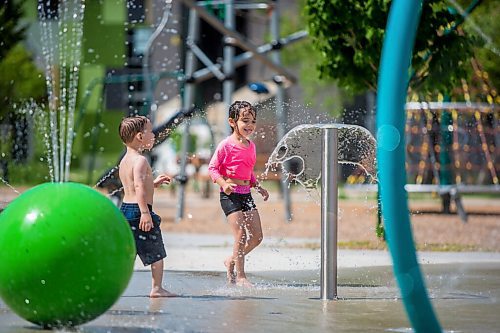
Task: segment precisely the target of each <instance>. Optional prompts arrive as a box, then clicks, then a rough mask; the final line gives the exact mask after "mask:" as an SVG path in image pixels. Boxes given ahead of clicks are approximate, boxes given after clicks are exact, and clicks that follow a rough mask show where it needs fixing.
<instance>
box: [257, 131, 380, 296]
mask: <svg viewBox="0 0 500 333" xmlns="http://www.w3.org/2000/svg"><path fill="white" fill-rule="evenodd" d="M318 142H321V144H319V145H318ZM375 146H376V142H375V139H374V138H373V136H372V135H371V133H370V132H369V131H368V130H367V129H365V128H363V127H360V126H356V125H345V124H313V125H299V126H297V127H295V128H293V129H292V130H291V131H290V132H288V133H287V134H286V135H285V136H284V137H283V138H282V139H281V140H280V142H279V143H278V145H277V146H276V148H275V149H274V151H273V152H272V153H271V156H270V157H269V160H268V163H267V170H266V174H267V173H268V172H269V170H270V168H271V167H272V168H273V170H274V168H276V167H277V166H280V167H281V170H282V172H283V174H284V175H285V176H286V178H288V179H291V180H293V181H295V182H297V183H299V184H301V185H302V186H303V187H304V188H306V190H308V191H310V190H315V189H317V187H318V182H319V179H320V178H321V193H320V201H321V270H320V277H321V281H320V299H322V300H334V299H337V218H338V176H339V171H338V164H339V163H343V164H352V165H356V166H358V167H360V168H362V169H363V170H364V171H365V172H366V173H367V174H368V175H370V176H371V177H372V178H373V179H374V177H373V174H374V173H375V172H374V171H375V169H376V167H375V163H376V160H375V156H374V152H375ZM293 162H295V166H293ZM297 163H298V164H297ZM288 168H290V169H288ZM291 169H296V170H295V171H294V170H291ZM271 171H272V170H271ZM310 193H311V191H310ZM313 193H314V192H313Z"/></svg>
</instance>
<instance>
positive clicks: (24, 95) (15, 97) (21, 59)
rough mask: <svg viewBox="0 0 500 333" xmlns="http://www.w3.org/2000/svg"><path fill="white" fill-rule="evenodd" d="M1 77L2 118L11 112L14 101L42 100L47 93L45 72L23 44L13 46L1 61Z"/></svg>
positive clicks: (0, 116)
mask: <svg viewBox="0 0 500 333" xmlns="http://www.w3.org/2000/svg"><path fill="white" fill-rule="evenodd" d="M0 77H1V78H2V79H1V80H0V101H1V102H0V119H2V118H5V116H6V115H7V114H8V113H9V112H11V110H12V106H13V104H14V103H18V102H21V101H24V100H29V99H33V100H40V99H42V98H43V97H44V96H45V94H46V91H45V79H44V76H43V73H42V72H41V71H40V70H39V69H38V68H37V67H36V65H35V64H34V62H33V59H32V55H31V54H30V53H29V52H28V51H27V50H26V49H25V48H24V46H23V45H21V44H17V45H16V46H15V47H14V48H12V49H11V50H10V51H9V52H8V53H7V54H6V56H5V58H4V59H3V60H2V61H0Z"/></svg>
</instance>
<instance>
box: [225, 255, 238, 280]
mask: <svg viewBox="0 0 500 333" xmlns="http://www.w3.org/2000/svg"><path fill="white" fill-rule="evenodd" d="M224 266H226V269H227V275H226V277H227V282H228V283H235V282H236V274H235V273H234V260H233V257H227V258H226V260H224Z"/></svg>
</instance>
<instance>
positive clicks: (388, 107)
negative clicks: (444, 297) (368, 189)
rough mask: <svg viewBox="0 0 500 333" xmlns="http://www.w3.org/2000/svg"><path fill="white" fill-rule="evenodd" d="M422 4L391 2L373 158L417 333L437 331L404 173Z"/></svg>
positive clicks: (388, 231) (417, 1)
mask: <svg viewBox="0 0 500 333" xmlns="http://www.w3.org/2000/svg"><path fill="white" fill-rule="evenodd" d="M421 7H422V0H394V1H393V2H392V5H391V9H390V12H389V18H388V21H387V28H386V33H385V39H384V45H383V48H382V57H381V62H380V72H379V78H378V98H377V142H378V143H377V159H378V166H379V170H378V175H379V177H378V178H379V183H380V192H381V201H382V216H383V218H384V224H385V230H386V236H387V238H386V239H387V242H388V245H389V250H390V252H391V256H392V260H393V269H394V275H395V277H396V280H397V282H398V285H399V288H400V290H401V296H402V298H403V303H404V306H405V309H406V313H407V314H408V317H409V319H410V322H411V324H412V326H413V328H414V329H415V331H416V332H425V333H429V332H441V327H440V324H439V322H438V320H437V318H436V316H435V314H434V311H433V309H432V305H431V303H430V301H429V297H428V295H427V290H426V288H425V285H424V281H423V278H422V273H421V271H420V267H419V265H418V262H417V257H416V253H415V245H414V243H413V236H412V231H411V226H410V217H409V211H408V199H407V193H406V191H405V189H404V186H405V184H406V171H405V142H404V126H405V118H406V112H405V110H404V104H405V101H406V94H407V89H408V81H409V74H410V71H409V69H410V61H411V56H412V51H413V44H414V43H415V34H416V31H417V27H418V22H419V18H420V13H421Z"/></svg>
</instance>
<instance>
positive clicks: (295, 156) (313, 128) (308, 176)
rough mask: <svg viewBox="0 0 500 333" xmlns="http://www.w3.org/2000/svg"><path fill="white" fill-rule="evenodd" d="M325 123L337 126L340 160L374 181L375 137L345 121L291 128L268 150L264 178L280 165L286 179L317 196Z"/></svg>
mask: <svg viewBox="0 0 500 333" xmlns="http://www.w3.org/2000/svg"><path fill="white" fill-rule="evenodd" d="M325 126H328V127H332V126H333V127H334V128H337V129H338V161H339V163H342V164H351V165H355V166H359V167H360V168H361V169H362V170H363V171H364V172H365V173H366V174H367V175H368V176H370V178H371V180H372V182H376V180H377V179H376V177H375V174H376V157H375V151H376V141H375V138H374V137H373V136H372V135H371V133H370V132H369V131H368V130H367V129H365V128H363V127H360V126H356V125H345V124H329V125H324V124H312V125H309V124H306V125H299V126H297V127H295V128H293V129H292V130H290V132H288V133H287V134H286V135H285V136H284V137H283V138H282V139H281V140H280V141H279V142H278V144H277V145H276V148H275V149H274V151H273V152H272V153H271V155H270V157H269V160H268V162H267V164H266V171H265V173H264V178H265V176H266V175H267V174H268V172H270V171H271V172H273V171H276V170H277V167H278V166H279V167H280V168H281V171H282V172H283V174H284V175H286V176H287V179H289V180H291V181H294V182H296V183H299V184H300V185H302V186H303V187H304V188H305V189H306V191H307V192H308V193H309V194H316V195H315V196H317V195H319V193H317V188H318V183H319V180H320V178H321V149H322V147H321V142H322V132H323V130H322V129H323V128H324V127H325ZM285 162H287V163H285ZM315 191H316V193H315Z"/></svg>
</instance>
